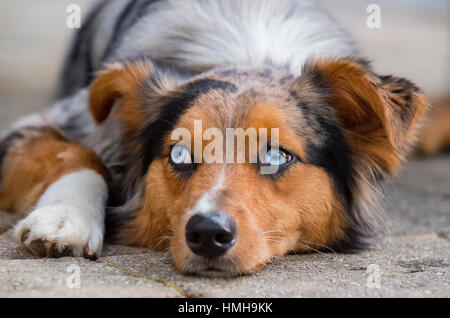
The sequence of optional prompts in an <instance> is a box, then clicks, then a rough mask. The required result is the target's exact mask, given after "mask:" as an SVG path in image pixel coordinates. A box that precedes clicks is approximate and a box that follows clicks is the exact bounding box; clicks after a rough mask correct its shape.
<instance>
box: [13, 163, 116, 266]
mask: <svg viewBox="0 0 450 318" xmlns="http://www.w3.org/2000/svg"><path fill="white" fill-rule="evenodd" d="M107 194H108V188H107V185H106V182H105V181H104V179H103V177H102V176H101V175H100V174H98V173H96V172H95V171H92V170H83V171H78V172H74V173H70V174H67V175H64V176H63V177H61V178H60V179H59V180H58V181H56V182H55V183H53V184H52V185H51V186H50V187H49V188H48V189H47V190H46V191H45V193H44V194H43V195H42V197H41V198H40V199H39V201H38V203H37V206H36V209H35V210H34V211H32V212H31V213H30V214H29V215H28V216H27V217H26V218H25V219H23V220H22V221H20V222H19V223H18V224H17V225H16V227H15V234H16V236H17V238H18V239H19V241H22V244H24V245H25V246H26V247H27V248H28V249H30V250H31V251H33V247H32V242H33V241H36V240H41V241H44V242H47V243H46V244H49V246H50V245H51V244H55V245H56V249H57V250H59V251H61V250H64V249H70V251H71V255H73V256H93V255H95V256H97V257H99V256H100V255H101V250H102V245H103V235H104V230H105V226H104V214H105V213H104V210H105V204H106V199H107ZM24 233H26V238H25V239H24V236H23V235H24ZM47 256H51V255H47Z"/></svg>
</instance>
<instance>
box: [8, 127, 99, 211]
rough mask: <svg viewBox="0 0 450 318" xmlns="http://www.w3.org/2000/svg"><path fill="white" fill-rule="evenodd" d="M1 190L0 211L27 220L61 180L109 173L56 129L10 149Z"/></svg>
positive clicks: (40, 132) (33, 134)
mask: <svg viewBox="0 0 450 318" xmlns="http://www.w3.org/2000/svg"><path fill="white" fill-rule="evenodd" d="M2 169H3V174H2V175H3V178H2V182H1V185H0V186H1V188H0V209H3V210H7V211H14V212H17V213H18V214H20V215H21V216H25V215H26V214H27V213H28V212H29V211H30V210H31V209H32V207H33V206H34V205H35V204H36V202H37V201H38V199H39V197H40V196H41V195H42V194H43V193H44V191H45V190H46V189H47V188H48V187H49V186H50V185H51V184H52V183H54V182H55V181H56V180H58V179H59V178H60V177H61V176H63V175H65V174H67V173H70V172H74V171H77V170H81V169H92V170H94V171H97V172H98V173H100V174H102V175H103V176H104V177H105V178H107V176H108V173H107V171H106V170H105V168H104V167H103V165H102V164H101V162H100V160H99V159H98V157H97V155H95V154H94V153H93V152H92V151H91V150H89V149H87V148H84V147H82V146H79V145H77V144H75V143H72V142H69V141H67V140H66V139H65V138H64V137H62V136H61V135H60V134H59V133H58V132H57V131H56V130H54V129H53V128H50V127H47V128H42V129H39V130H37V131H32V132H29V133H28V134H26V135H25V137H24V139H23V140H21V141H20V142H18V144H17V145H14V146H13V147H12V148H11V149H9V151H8V154H7V156H6V158H5V161H4V164H3V166H2Z"/></svg>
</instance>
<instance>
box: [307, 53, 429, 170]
mask: <svg viewBox="0 0 450 318" xmlns="http://www.w3.org/2000/svg"><path fill="white" fill-rule="evenodd" d="M311 76H313V77H314V78H320V79H321V81H323V82H324V85H326V86H327V87H328V89H329V96H328V97H327V102H328V103H329V104H331V106H332V107H333V108H334V110H335V114H336V116H337V119H338V122H339V124H340V126H341V127H342V128H343V132H344V135H345V137H346V139H347V141H348V143H349V145H350V147H351V149H352V151H353V153H354V155H355V160H366V161H369V162H364V163H362V164H364V165H367V164H370V165H371V166H372V167H371V168H376V169H377V170H382V171H384V172H387V173H393V172H395V170H396V168H397V167H398V165H399V164H400V160H401V159H402V156H403V152H404V149H405V146H406V145H408V144H409V143H411V141H413V140H414V139H415V131H416V128H417V126H418V122H419V120H420V119H421V117H422V115H423V113H424V111H425V110H426V108H427V99H426V97H425V96H424V95H423V94H422V93H421V92H420V90H419V89H418V88H417V87H416V86H415V85H414V84H412V83H411V82H409V81H408V80H406V79H402V78H396V77H392V76H377V75H376V74H374V73H373V72H372V71H371V70H370V69H369V65H368V63H366V62H364V61H355V60H350V59H333V60H315V61H312V62H311V63H309V64H308V65H307V66H306V67H305V70H304V73H303V75H302V77H303V78H308V77H311ZM302 77H301V78H302ZM360 163H361V162H360ZM380 172H381V171H380Z"/></svg>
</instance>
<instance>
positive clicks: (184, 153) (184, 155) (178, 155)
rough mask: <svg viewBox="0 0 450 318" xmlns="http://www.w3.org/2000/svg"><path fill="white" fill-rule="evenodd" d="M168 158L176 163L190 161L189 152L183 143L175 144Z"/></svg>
mask: <svg viewBox="0 0 450 318" xmlns="http://www.w3.org/2000/svg"><path fill="white" fill-rule="evenodd" d="M170 159H171V160H172V162H173V163H174V164H176V165H182V164H191V163H192V158H191V152H190V150H189V149H188V147H186V146H185V145H183V144H176V145H175V146H173V147H172V151H171V153H170Z"/></svg>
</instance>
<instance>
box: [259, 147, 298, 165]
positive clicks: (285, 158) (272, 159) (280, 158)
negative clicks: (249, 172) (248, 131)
mask: <svg viewBox="0 0 450 318" xmlns="http://www.w3.org/2000/svg"><path fill="white" fill-rule="evenodd" d="M291 160H292V156H291V155H290V154H287V153H286V152H284V151H282V150H281V149H279V150H272V149H270V150H269V151H267V154H266V157H265V158H263V160H262V163H263V164H266V165H272V166H282V165H284V164H286V163H288V162H289V161H291Z"/></svg>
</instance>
